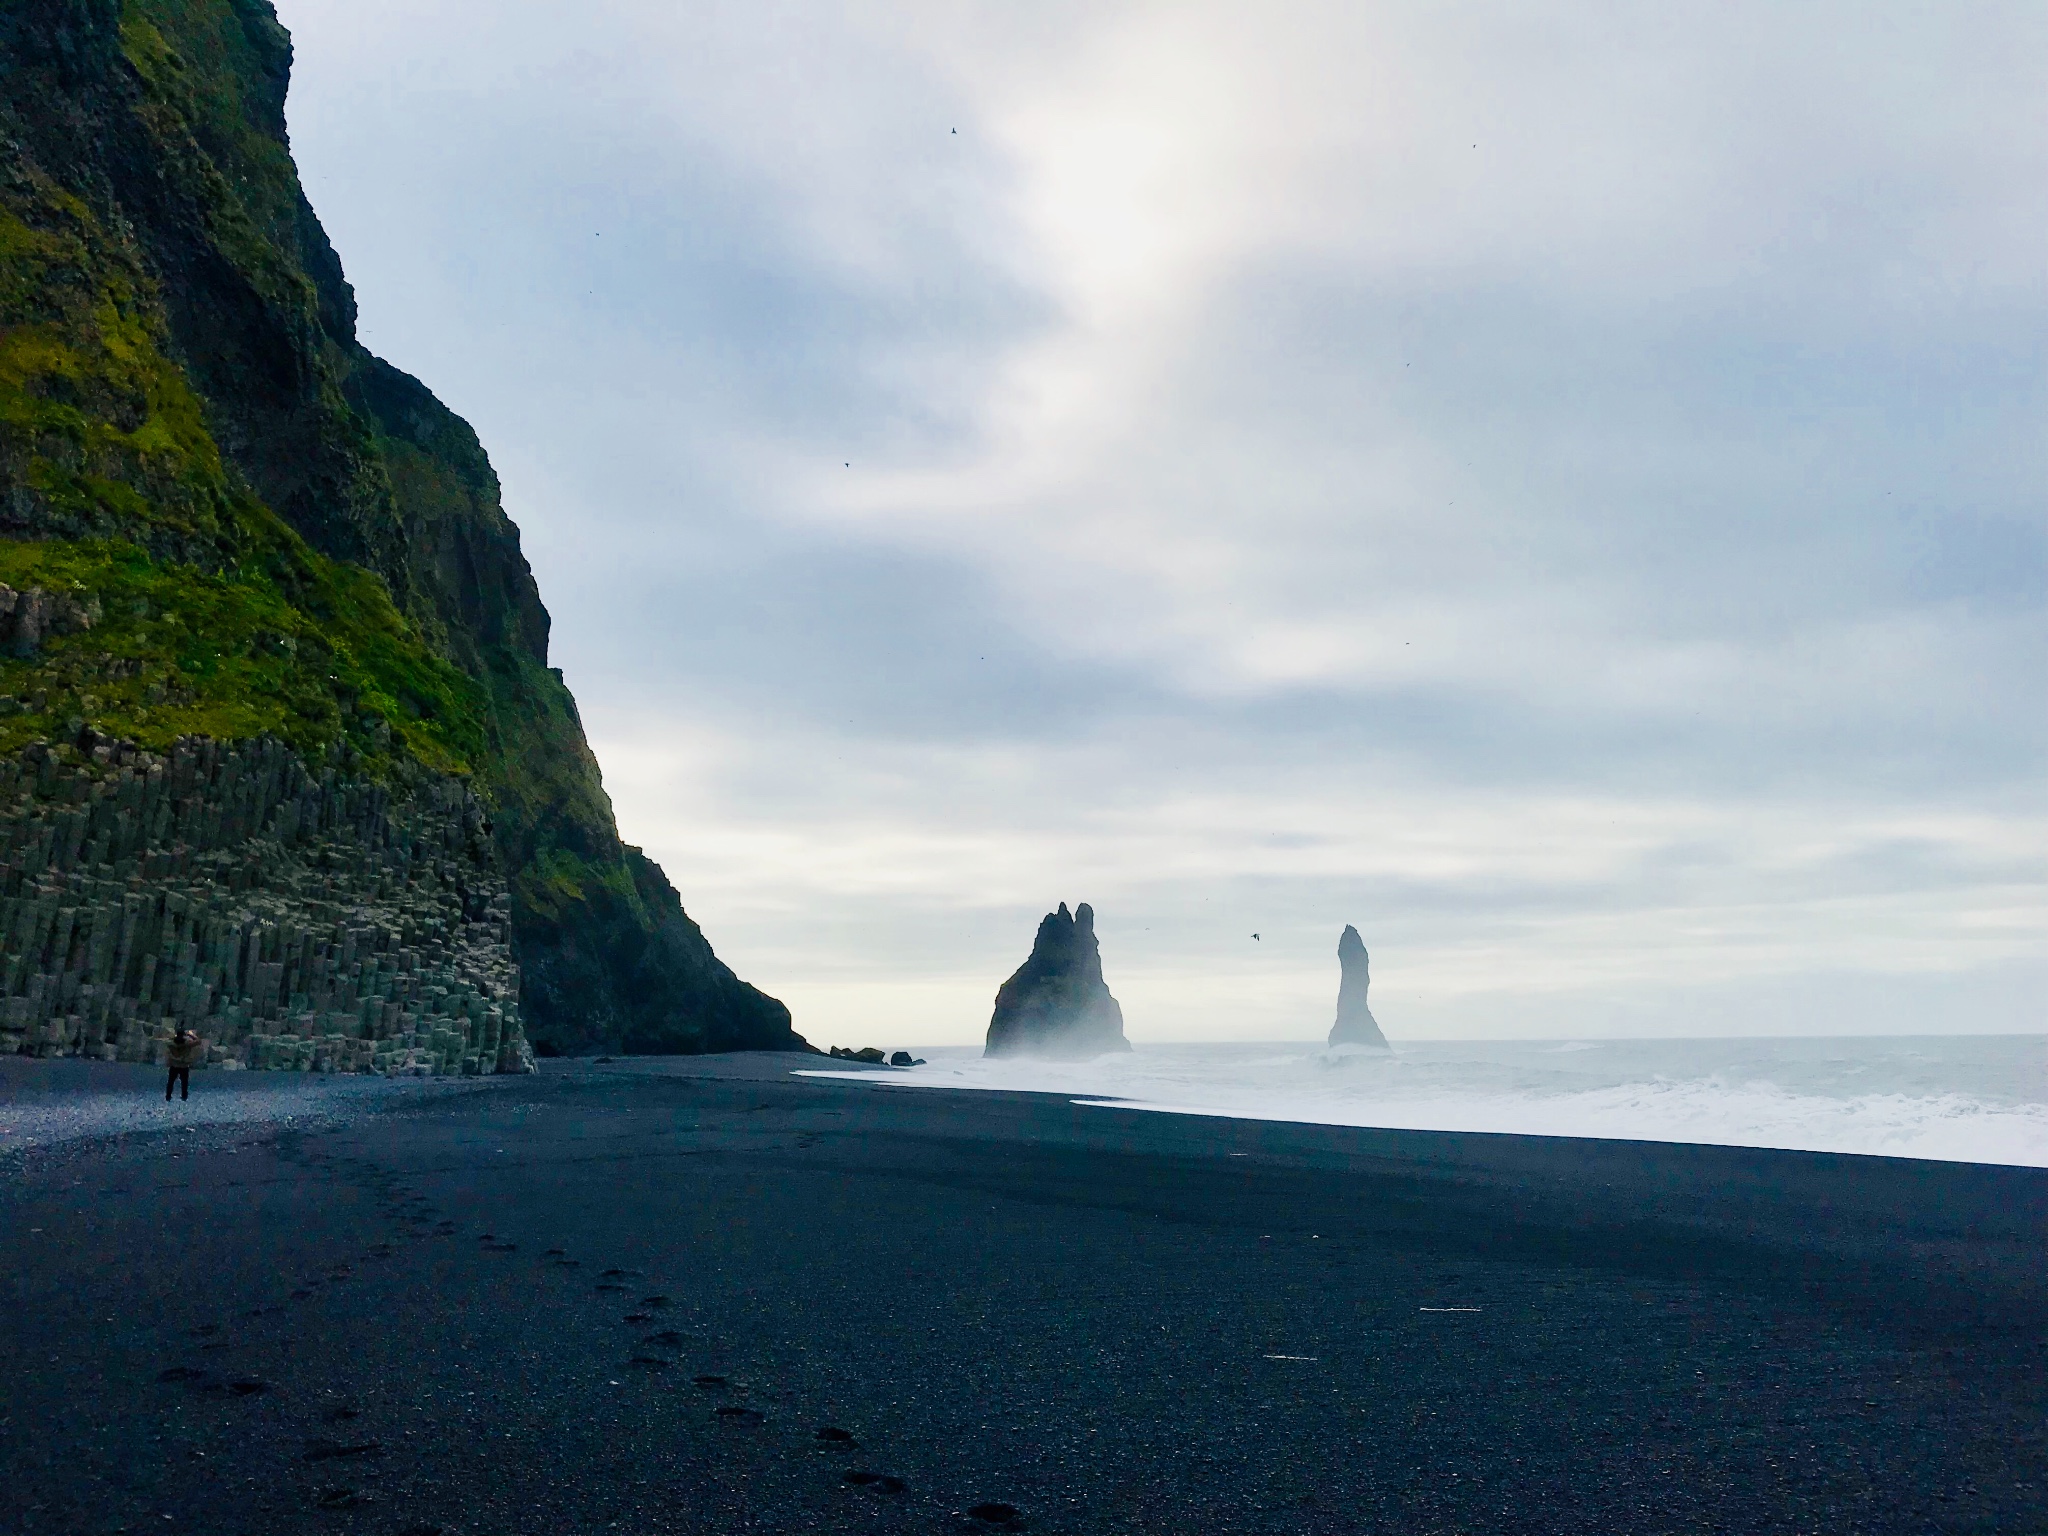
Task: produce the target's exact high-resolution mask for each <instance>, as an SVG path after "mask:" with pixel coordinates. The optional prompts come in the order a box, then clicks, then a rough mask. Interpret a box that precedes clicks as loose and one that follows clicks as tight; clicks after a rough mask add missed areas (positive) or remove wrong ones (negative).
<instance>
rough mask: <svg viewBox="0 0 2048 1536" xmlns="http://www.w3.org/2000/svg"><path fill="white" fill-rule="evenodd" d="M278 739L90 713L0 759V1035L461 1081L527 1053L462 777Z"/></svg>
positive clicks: (500, 915) (478, 821)
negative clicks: (164, 729)
mask: <svg viewBox="0 0 2048 1536" xmlns="http://www.w3.org/2000/svg"><path fill="white" fill-rule="evenodd" d="M355 766H356V765H355V764H354V763H352V762H351V761H350V755H349V754H348V753H347V752H346V751H337V752H336V753H334V754H333V757H332V759H331V760H330V761H329V762H327V763H325V764H322V765H320V766H318V767H317V768H316V767H315V766H314V765H311V764H308V763H306V762H305V761H304V760H303V759H301V758H300V757H299V756H298V754H296V753H294V752H292V751H291V750H290V749H288V748H286V747H285V746H283V745H282V744H281V743H279V742H277V741H274V740H258V741H251V742H244V743H240V744H238V745H234V746H224V745H222V744H221V743H218V742H213V741H206V740H200V739H191V740H186V741H181V742H179V743H178V744H177V745H176V746H175V747H174V748H173V749H172V750H171V751H170V752H169V753H167V754H163V755H158V754H156V753H151V752H145V751H140V750H138V749H136V748H135V747H134V746H132V745H131V744H128V743H124V742H118V741H109V740H106V739H103V738H99V737H97V736H95V735H94V734H93V733H91V732H90V731H89V730H88V731H86V732H84V733H82V734H81V736H80V738H79V740H78V741H76V742H74V743H65V744H61V745H59V746H57V747H49V746H46V745H40V744H39V745H36V746H33V747H31V748H30V749H28V750H27V751H25V752H23V753H21V754H20V755H19V756H17V757H16V758H14V759H13V760H11V761H0V1051H20V1052H27V1053H29V1054H32V1055H38V1056H86V1057H91V1058H96V1059H98V1060H102V1061H154V1062H156V1063H158V1064H159V1065H160V1064H161V1063H162V1061H163V1059H164V1052H165V1049H166V1047H167V1045H168V1042H169V1040H170V1037H171V1035H172V1034H173V1033H174V1032H175V1031H176V1030H178V1029H191V1030H193V1031H194V1032H196V1033H197V1034H198V1035H199V1037H200V1040H201V1041H202V1042H203V1044H204V1047H205V1056H204V1060H205V1062H206V1064H208V1065H212V1066H225V1067H259V1068H261V1067H269V1068H280V1069H285V1070H297V1071H306V1070H309V1069H312V1070H319V1071H334V1072H351V1071H375V1072H384V1073H407V1074H422V1075H424V1074H439V1073H461V1074H467V1075H472V1076H474V1075H477V1074H479V1073H493V1072H523V1071H531V1070H532V1069H533V1053H532V1051H531V1050H530V1048H529V1047H528V1045H527V1042H526V1037H525V1032H524V1029H523V1027H522V1024H521V1020H520V1011H519V1001H518V987H519V974H518V968H517V967H516V966H515V965H514V964H513V959H512V947H511V942H510V940H511V923H510V916H511V913H510V906H511V903H510V900H509V897H508V895H507V892H506V890H505V882H504V880H503V879H502V877H500V876H499V874H498V872H497V868H496V860H495V857H494V852H493V849H492V846H491V837H490V826H489V822H488V820H487V819H486V817H485V815H484V812H483V807H482V806H481V804H480V803H479V802H478V800H477V798H476V796H475V795H474V794H473V793H472V792H471V791H470V789H469V787H468V786H467V785H466V784H464V783H462V782H461V781H460V780H458V779H454V778H450V777H447V776H442V775H431V774H422V775H419V776H417V777H416V778H415V779H414V781H413V782H411V783H410V784H406V785H401V786H386V785H378V784H371V783H366V782H363V781H361V780H360V779H358V778H356V777H354V776H353V774H352V773H351V769H352V768H354V767H355Z"/></svg>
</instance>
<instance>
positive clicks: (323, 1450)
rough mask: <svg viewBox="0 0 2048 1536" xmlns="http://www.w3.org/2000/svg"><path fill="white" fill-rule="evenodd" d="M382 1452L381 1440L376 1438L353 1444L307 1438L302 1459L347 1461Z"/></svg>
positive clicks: (379, 1455)
mask: <svg viewBox="0 0 2048 1536" xmlns="http://www.w3.org/2000/svg"><path fill="white" fill-rule="evenodd" d="M383 1454H384V1445H383V1442H382V1441H378V1440H363V1441H359V1442H357V1443H355V1444H349V1443H347V1442H345V1441H340V1440H308V1441H307V1442H306V1454H305V1457H304V1459H305V1460H307V1461H348V1460H353V1459H355V1458H358V1457H364V1456H369V1457H381V1456H382V1455H383Z"/></svg>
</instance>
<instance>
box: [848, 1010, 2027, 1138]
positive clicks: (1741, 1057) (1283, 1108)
mask: <svg viewBox="0 0 2048 1536" xmlns="http://www.w3.org/2000/svg"><path fill="white" fill-rule="evenodd" d="M925 1054H926V1055H927V1056H928V1057H929V1058H930V1060H929V1062H928V1064H927V1065H925V1066H922V1067H915V1068H911V1069H908V1070H905V1071H894V1072H890V1073H888V1074H886V1075H878V1074H854V1073H833V1072H824V1073H814V1074H810V1075H815V1076H846V1077H854V1078H859V1079H860V1080H863V1081H867V1082H871V1083H876V1084H886V1085H890V1086H914V1087H923V1088H956V1089H983V1090H998V1089H1010V1090H1026V1091H1032V1092H1040V1093H1061V1094H1067V1095H1071V1096H1073V1097H1074V1099H1075V1101H1076V1102H1077V1103H1081V1104H1085V1105H1089V1106H1091V1107H1100V1108H1115V1109H1140V1110H1151V1111H1157V1112H1160V1113H1168V1114H1193V1115H1222V1116H1228V1117H1232V1118H1237V1119H1248V1120H1296V1121H1309V1122H1314V1123H1318V1124H1324V1125H1354V1126H1370V1127H1380V1128H1384V1129H1389V1130H1438V1131H1504V1132H1513V1133H1517V1134H1522V1135H1534V1136H1589V1137H1601V1138H1611V1139H1622V1140H1637V1141H1671V1142H1705V1143H1712V1144H1716V1145H1723V1146H1744V1147H1783V1148H1790V1149H1795V1150H1804V1151H1812V1152H1854V1153H1865V1154H1872V1155H1879V1156H1887V1157H1919V1158H1932V1159H1938V1160H1941V1161H1946V1162H1979V1163H2010V1164H2018V1165H2022V1166H2027V1167H2036V1168H2042V1167H2048V1084H2044V1077H2048V1070H2044V1066H2048V1041H2044V1040H2043V1039H2042V1038H2041V1037H2038V1036H1966V1037H1918V1038H1913V1039H1899V1038H1878V1039H1868V1038H1866V1039H1825V1040H1659V1041H1640V1040H1631V1041H1540V1042H1512V1043H1511V1042H1477V1041H1461V1042H1455V1043H1439V1044H1427V1045H1406V1046H1397V1047H1396V1049H1395V1050H1394V1051H1392V1052H1385V1051H1378V1050H1372V1049H1367V1048H1362V1047H1356V1046H1351V1047H1340V1048H1338V1049H1336V1050H1325V1049H1323V1048H1321V1047H1320V1046H1313V1045H1305V1044H1304V1045H1274V1044H1266V1045H1206V1046H1194V1045H1185V1046H1151V1047H1143V1046H1141V1047H1139V1048H1138V1049H1137V1050H1135V1051H1132V1052H1131V1053H1130V1054H1128V1055H1124V1054H1118V1055H1115V1056H1104V1057H1099V1058H1097V1059H1095V1060H1093V1061H1083V1062H1055V1061H1036V1060H1030V1059H1020V1058H1006V1059H1003V1060H998V1061H986V1060H983V1059H981V1058H980V1056H979V1055H978V1054H976V1053H974V1052H972V1051H967V1050H947V1049H939V1050H932V1051H929V1052H926V1053H925Z"/></svg>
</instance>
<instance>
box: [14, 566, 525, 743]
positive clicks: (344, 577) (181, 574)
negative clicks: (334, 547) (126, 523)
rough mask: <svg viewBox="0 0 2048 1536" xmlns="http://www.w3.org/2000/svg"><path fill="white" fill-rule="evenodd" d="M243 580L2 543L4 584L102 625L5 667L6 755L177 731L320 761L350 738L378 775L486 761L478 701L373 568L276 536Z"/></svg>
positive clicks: (153, 738)
mask: <svg viewBox="0 0 2048 1536" xmlns="http://www.w3.org/2000/svg"><path fill="white" fill-rule="evenodd" d="M274 535H275V538H274V543H273V546H272V547H271V548H270V549H269V550H267V551H264V552H263V558H262V559H260V560H249V561H246V562H245V563H244V564H243V565H242V566H241V567H239V568H238V569H234V570H230V571H222V572H208V571H203V570H199V569H197V568H195V567H191V566H175V565H161V564H158V563H157V562H156V561H154V560H152V559H150V558H149V556H148V555H147V554H145V553H144V552H143V551H142V550H140V549H138V548H136V547H135V546H134V545H132V544H128V543H125V542H123V541H119V540H95V541H85V542H74V541H68V540H44V541H36V542H28V541H22V540H0V582H5V583H6V584H7V585H8V586H11V587H13V588H15V589H16V590H17V591H21V590H26V589H28V588H31V587H40V588H42V589H43V590H45V591H51V592H61V593H65V594H68V595H71V596H74V597H76V598H78V599H79V600H80V601H82V602H91V603H93V604H94V605H95V606H96V607H97V609H98V610H99V614H100V617H99V620H98V622H96V623H95V624H94V625H93V626H92V628H91V629H89V630H86V631H84V632H83V633H77V634H69V635H60V636H53V637H51V638H49V639H46V640H45V641H44V642H43V644H42V647H41V649H40V650H39V651H38V652H37V653H36V654H34V655H32V656H28V657H15V656H6V657H0V695H4V696H5V697H6V698H8V699H9V700H11V701H12V703H11V706H0V707H12V708H13V709H14V710H16V711H17V712H15V713H11V714H7V715H4V716H0V752H12V751H18V750H19V749H20V748H21V747H23V746H25V745H26V744H27V743H28V742H30V741H32V740H38V739H41V740H49V739H61V738H65V737H68V736H73V735H76V734H77V731H78V727H79V725H80V724H81V723H82V724H86V725H90V726H92V727H93V728H94V729H95V730H97V731H100V732H102V733H103V734H106V735H109V736H115V737H119V738H121V739H124V740H128V741H133V742H136V743H138V744H139V745H142V746H145V747H149V748H152V749H156V750H164V749H167V748H168V747H169V746H170V744H171V743H172V742H173V741H175V740H177V738H179V737H181V736H211V737H215V738H217V739H219V740H223V741H236V740H243V739H247V738H251V737H256V736H263V735H271V736H275V737H277V738H279V739H280V740H282V741H284V742H286V743H287V744H289V745H291V746H292V747H294V748H296V749H298V750H299V751H300V752H301V753H302V754H303V755H305V756H306V757H308V758H309V759H317V758H318V757H319V756H320V755H322V754H324V753H325V752H326V750H327V749H328V748H329V747H330V746H332V745H333V744H334V743H336V742H339V741H344V740H345V741H347V742H348V743H349V744H350V745H351V746H352V747H353V748H354V749H355V752H356V754H357V756H358V757H359V758H360V760H361V767H362V771H364V772H367V773H369V774H371V775H372V776H378V777H381V776H383V774H384V773H385V772H387V771H388V770H389V769H390V768H391V767H392V766H393V765H394V754H398V755H401V756H403V757H408V758H410V759H412V760H414V761H416V762H418V763H419V764H421V765H422V766H425V767H428V768H431V769H434V770H436V771H439V772H444V773H456V774H467V773H470V772H471V771H472V769H473V766H474V764H475V763H476V762H477V761H478V760H479V759H480V758H481V757H482V756H483V754H484V753H485V751H486V750H487V731H486V727H485V700H484V698H483V694H482V690H481V689H480V688H479V687H478V686H477V685H476V683H475V682H474V681H472V680H471V679H470V678H468V677H466V676H465V675H464V674H463V673H462V672H461V671H459V670H458V669H457V668H455V667H453V666H451V665H450V664H449V663H447V662H446V661H444V660H442V659H441V658H439V657H437V656H435V655H434V654H433V653H432V652H430V651H429V650H427V649H426V647H425V646H423V645H422V644H421V642H420V639H419V637H418V635H417V634H416V633H415V632H414V631H413V629H412V628H411V626H410V625H409V624H408V623H407V622H406V620H405V619H404V617H403V616H402V615H400V614H399V613H398V611H397V609H396V608H395V607H393V605H392V603H391V599H390V595H389V594H388V593H387V592H386V591H385V590H384V586H383V584H382V583H381V582H380V581H379V580H378V579H377V578H376V577H375V576H373V575H371V574H370V573H369V572H367V571H363V570H360V569H357V568H354V567H349V566H345V565H340V564H338V563H336V562H334V561H330V560H325V559H322V558H321V557H320V556H318V555H315V554H313V553H312V552H311V551H308V550H306V549H305V548H304V547H303V546H300V545H298V544H297V541H296V540H295V539H294V538H293V537H292V535H291V534H290V532H289V530H285V529H282V528H279V529H276V530H274Z"/></svg>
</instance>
